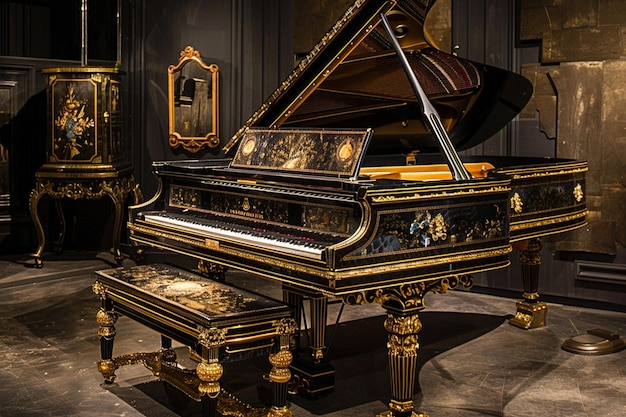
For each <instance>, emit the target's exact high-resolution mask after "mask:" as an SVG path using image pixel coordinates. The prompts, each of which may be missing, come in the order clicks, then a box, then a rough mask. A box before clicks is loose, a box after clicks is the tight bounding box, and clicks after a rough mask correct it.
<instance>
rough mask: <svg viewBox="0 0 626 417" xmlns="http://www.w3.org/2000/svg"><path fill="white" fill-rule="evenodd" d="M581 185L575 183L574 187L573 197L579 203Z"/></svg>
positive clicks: (581, 190)
mask: <svg viewBox="0 0 626 417" xmlns="http://www.w3.org/2000/svg"><path fill="white" fill-rule="evenodd" d="M583 197H584V194H583V187H582V185H580V184H576V186H575V187H574V199H576V202H577V203H580V202H581V201H582V200H583Z"/></svg>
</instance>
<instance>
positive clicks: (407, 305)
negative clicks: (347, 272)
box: [343, 275, 474, 417]
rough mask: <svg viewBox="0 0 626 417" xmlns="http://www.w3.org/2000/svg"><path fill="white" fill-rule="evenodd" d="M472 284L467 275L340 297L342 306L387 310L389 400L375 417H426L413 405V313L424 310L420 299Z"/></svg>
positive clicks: (415, 359)
mask: <svg viewBox="0 0 626 417" xmlns="http://www.w3.org/2000/svg"><path fill="white" fill-rule="evenodd" d="M473 283H474V280H473V278H472V276H471V275H458V276H449V277H444V278H437V279H433V280H430V281H420V282H415V283H411V284H402V285H400V286H397V287H388V288H382V289H377V290H368V291H363V292H360V293H354V294H348V295H345V296H344V297H343V301H344V303H346V304H348V305H359V304H369V303H377V304H380V305H381V306H382V307H383V308H384V309H385V310H387V319H386V320H385V329H386V330H387V333H388V342H387V348H388V352H387V355H388V358H389V376H390V386H391V399H390V401H389V410H387V411H385V412H382V413H380V414H378V416H377V417H428V414H426V413H421V412H417V411H415V408H414V404H413V391H414V390H415V380H416V378H417V364H418V355H417V353H418V349H419V343H418V342H417V334H418V333H419V331H420V330H421V329H422V323H421V322H420V319H419V316H418V314H417V313H418V311H421V310H422V309H424V307H425V306H424V296H425V295H426V294H427V293H429V292H433V293H445V292H447V291H448V290H452V289H455V288H457V287H458V286H459V285H462V286H463V287H466V288H470V287H471V286H472V285H473Z"/></svg>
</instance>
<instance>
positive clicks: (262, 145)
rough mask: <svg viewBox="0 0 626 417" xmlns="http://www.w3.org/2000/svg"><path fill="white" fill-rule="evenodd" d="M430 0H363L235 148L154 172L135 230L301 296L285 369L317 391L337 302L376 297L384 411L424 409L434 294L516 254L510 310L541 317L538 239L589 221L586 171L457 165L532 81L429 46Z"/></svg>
mask: <svg viewBox="0 0 626 417" xmlns="http://www.w3.org/2000/svg"><path fill="white" fill-rule="evenodd" d="M433 3H434V0H399V1H392V0H357V1H356V2H355V3H354V4H353V5H352V6H350V7H349V8H348V10H347V11H346V12H345V14H344V15H343V16H342V17H341V18H340V19H339V20H338V21H337V23H336V24H335V25H334V26H333V27H332V28H331V30H330V31H329V32H328V33H327V34H326V35H325V36H324V37H323V38H322V39H321V40H320V42H319V43H318V44H317V45H316V46H315V47H314V48H313V50H312V51H311V52H310V53H309V54H308V55H307V56H306V57H305V58H304V59H303V60H302V61H301V62H300V63H299V65H298V66H297V67H296V68H295V69H294V70H293V72H292V73H291V74H290V75H289V76H288V77H287V79H286V80H285V81H284V82H283V83H282V84H281V85H280V86H279V87H278V88H277V89H276V91H275V92H274V93H273V94H272V95H271V96H270V97H269V98H268V99H267V101H266V102H265V103H263V105H262V106H261V107H260V108H259V109H258V110H257V111H256V112H255V113H254V114H253V115H252V116H251V117H250V118H249V120H248V121H247V122H246V123H245V124H244V125H243V126H242V127H241V129H240V130H239V131H237V132H236V133H235V134H234V135H233V137H232V138H231V139H230V141H228V143H226V144H225V146H224V147H223V151H224V154H225V155H226V158H223V159H222V158H220V159H203V160H182V161H181V160H178V161H157V162H154V163H153V171H154V173H155V175H156V176H157V177H158V180H159V188H158V190H157V192H156V194H155V195H154V196H153V197H152V198H151V199H150V200H149V201H147V202H145V203H143V204H141V205H137V206H133V207H131V208H130V216H129V217H130V218H129V222H128V229H129V233H130V239H131V240H132V242H133V243H134V244H135V245H136V246H137V248H138V250H139V251H140V250H141V248H142V247H144V246H150V247H153V248H158V249H162V250H165V251H170V252H175V253H179V254H182V255H185V256H190V257H192V258H195V259H197V260H198V262H199V263H198V265H199V268H200V269H201V270H203V271H205V272H207V273H216V274H219V273H220V272H221V271H223V270H224V268H236V269H239V270H243V271H248V272H251V273H254V274H258V275H261V276H263V277H267V278H269V279H273V280H278V281H280V282H282V285H283V288H284V293H285V299H286V300H288V301H289V302H290V304H292V305H294V307H296V306H298V305H299V304H300V303H301V302H302V300H303V299H305V298H306V299H308V300H309V301H310V306H311V323H310V324H311V330H312V338H311V346H310V348H309V349H308V350H307V352H306V354H305V355H303V356H302V357H299V358H296V359H295V360H294V365H293V367H292V368H293V372H294V374H295V376H296V377H297V378H298V379H299V380H300V382H302V384H301V388H302V389H303V390H304V391H305V392H306V393H308V394H311V395H314V394H317V393H320V392H325V391H327V390H330V389H332V387H333V384H334V376H333V371H332V365H331V364H330V363H329V362H328V360H327V358H326V357H325V324H326V307H327V300H328V298H330V297H333V298H336V299H340V300H342V301H343V302H344V303H347V304H363V303H374V302H375V303H378V304H380V305H381V306H382V307H383V308H384V309H385V310H386V312H387V319H386V321H385V328H386V330H387V331H388V343H387V346H388V357H389V369H390V384H391V399H390V402H389V409H388V410H387V411H385V412H383V413H382V414H381V415H390V416H391V415H393V416H411V415H415V416H416V415H418V412H417V411H415V408H414V404H413V401H412V396H413V392H414V391H413V390H414V385H415V377H416V369H417V353H418V343H417V338H418V333H419V331H420V329H421V326H422V324H421V322H420V320H419V315H418V313H419V311H420V310H421V309H423V308H424V296H425V294H426V293H428V292H446V291H447V290H449V289H452V288H455V287H457V286H460V285H463V286H468V287H469V286H471V285H472V274H475V273H478V272H482V271H487V270H494V269H498V268H503V267H506V266H508V265H509V263H510V262H509V256H510V254H511V252H512V250H513V246H514V245H515V246H516V247H521V248H522V249H524V251H525V252H523V253H525V254H526V256H527V258H528V259H527V260H525V261H523V262H522V263H523V264H524V269H525V272H524V277H525V278H524V279H525V284H524V301H523V302H522V304H523V305H522V308H521V313H520V312H519V310H520V306H518V316H519V317H518V316H516V317H517V320H518V321H519V322H521V323H526V324H528V323H531V322H533V321H534V319H533V317H532V315H533V311H534V310H541V308H536V305H537V303H536V298H537V296H538V294H537V288H536V286H537V282H536V281H537V277H538V266H539V263H540V261H538V260H537V256H538V249H537V242H538V239H539V238H541V237H542V236H545V235H549V234H554V233H560V232H563V231H567V230H572V229H575V228H577V227H581V226H582V225H584V224H585V215H586V206H585V171H586V170H587V167H586V163H585V162H582V161H574V160H565V159H539V158H524V157H521V158H514V157H505V156H503V157H490V158H474V159H473V160H471V161H470V160H463V158H461V157H459V155H458V153H457V151H459V150H463V149H468V148H470V147H472V146H475V145H477V144H479V143H481V142H482V141H484V140H486V139H488V138H489V137H491V136H492V135H493V134H494V133H496V132H498V131H499V130H500V129H501V128H502V127H504V126H505V125H506V124H507V123H508V122H509V121H510V120H511V119H512V118H514V117H515V116H516V115H517V114H518V112H519V111H520V110H521V109H522V108H523V107H524V106H525V104H526V103H527V102H528V100H529V99H530V97H531V94H532V88H531V85H530V83H529V82H528V81H527V80H526V79H524V78H523V77H521V76H519V75H517V74H515V73H512V72H509V71H505V70H502V69H499V68H494V67H491V66H487V65H484V64H480V63H475V62H471V61H468V60H464V59H460V58H458V57H456V56H453V55H449V54H446V53H443V52H441V51H439V50H437V49H436V48H433V47H432V46H430V44H429V43H428V39H427V36H426V34H425V32H424V28H423V25H424V20H425V18H426V16H427V14H428V12H429V10H430V8H431V7H432V5H433ZM533 243H534V244H533ZM294 311H295V312H296V315H298V314H299V311H300V310H299V308H295V309H294ZM529 316H531V317H530V318H528V317H529ZM381 343H382V341H381Z"/></svg>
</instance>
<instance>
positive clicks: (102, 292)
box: [91, 281, 107, 300]
mask: <svg viewBox="0 0 626 417" xmlns="http://www.w3.org/2000/svg"><path fill="white" fill-rule="evenodd" d="M91 289H92V290H93V292H94V294H96V295H97V296H98V297H100V299H101V300H102V299H104V298H106V293H107V288H106V286H105V285H103V284H102V283H101V282H100V281H96V282H94V283H93V285H92V286H91Z"/></svg>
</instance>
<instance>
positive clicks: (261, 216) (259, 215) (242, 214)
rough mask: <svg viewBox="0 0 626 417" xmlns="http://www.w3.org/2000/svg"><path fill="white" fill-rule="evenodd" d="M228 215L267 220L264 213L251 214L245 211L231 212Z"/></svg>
mask: <svg viewBox="0 0 626 417" xmlns="http://www.w3.org/2000/svg"><path fill="white" fill-rule="evenodd" d="M228 213H229V214H235V215H237V216H244V217H250V218H253V219H258V220H264V219H265V217H264V216H263V213H250V212H248V211H243V210H229V211H228Z"/></svg>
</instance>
